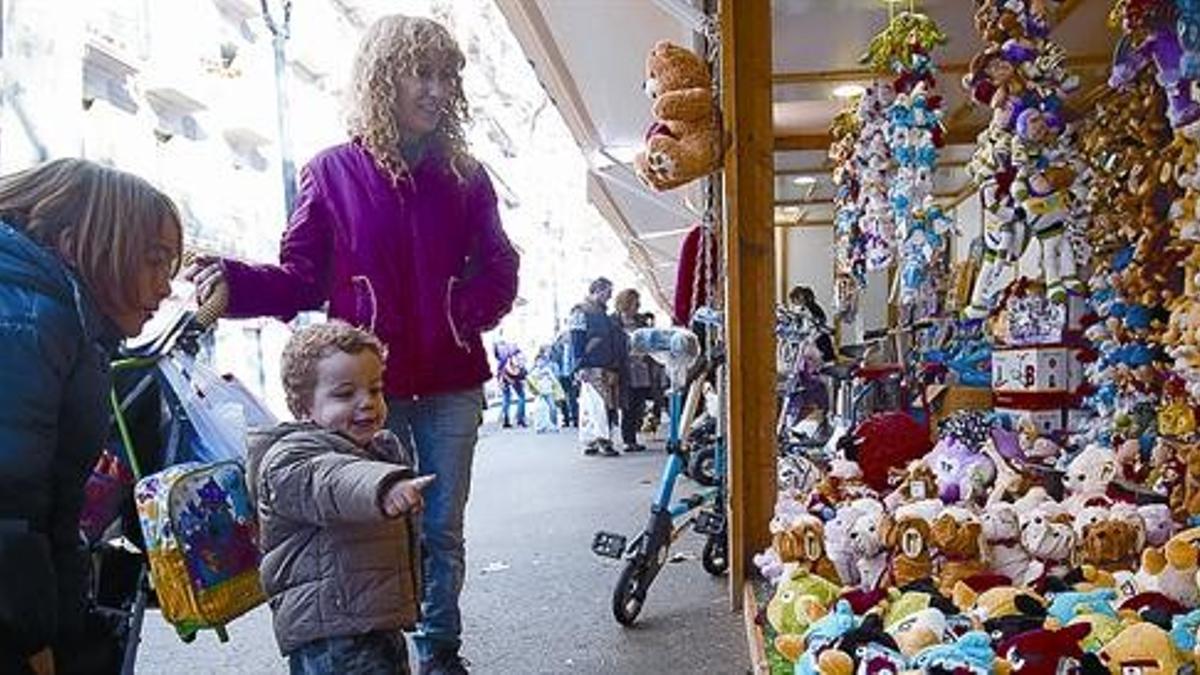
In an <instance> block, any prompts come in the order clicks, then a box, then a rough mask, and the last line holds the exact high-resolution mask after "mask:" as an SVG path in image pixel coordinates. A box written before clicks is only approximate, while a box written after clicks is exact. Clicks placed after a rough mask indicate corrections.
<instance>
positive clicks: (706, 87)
mask: <svg viewBox="0 0 1200 675" xmlns="http://www.w3.org/2000/svg"><path fill="white" fill-rule="evenodd" d="M644 87H645V91H646V95H647V96H649V97H650V100H652V101H653V102H654V104H653V108H652V112H653V113H654V119H655V121H654V123H653V124H651V125H650V128H649V129H648V130H647V131H646V150H645V151H644V152H641V153H639V154H638V155H637V157H636V158H635V159H634V164H635V166H636V167H637V173H638V176H640V177H641V179H642V180H643V181H644V182H645V183H646V184H647V185H649V186H650V187H652V188H654V189H655V190H670V189H671V188H675V187H679V186H680V185H683V184H685V183H688V182H690V181H692V180H695V179H696V178H699V177H701V176H704V175H707V174H709V173H712V172H713V171H715V170H716V169H717V168H718V167H719V166H720V163H721V152H722V147H721V146H722V142H721V130H720V123H719V121H718V119H719V115H718V113H717V107H716V104H715V103H714V101H713V89H712V76H711V75H710V74H709V70H708V65H707V64H705V63H704V60H703V59H701V58H700V57H699V56H697V55H696V54H694V53H692V52H691V51H689V50H687V49H684V48H683V47H680V46H678V45H674V44H671V43H670V42H667V41H665V40H664V41H661V42H659V43H657V44H656V45H654V49H652V50H650V55H649V56H647V57H646V81H645V83H644Z"/></svg>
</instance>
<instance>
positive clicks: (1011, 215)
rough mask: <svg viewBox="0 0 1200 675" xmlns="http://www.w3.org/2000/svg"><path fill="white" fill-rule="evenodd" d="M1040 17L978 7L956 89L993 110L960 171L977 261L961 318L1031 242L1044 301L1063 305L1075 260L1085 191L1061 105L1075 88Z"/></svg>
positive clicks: (1020, 7)
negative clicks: (967, 187)
mask: <svg viewBox="0 0 1200 675" xmlns="http://www.w3.org/2000/svg"><path fill="white" fill-rule="evenodd" d="M1049 16H1050V15H1049V12H1048V9H1047V3H1046V2H1044V1H1042V0H1013V1H1006V2H996V3H990V2H985V3H982V6H981V7H980V8H979V9H978V11H977V13H976V15H975V22H976V28H977V29H978V30H979V31H980V33H981V34H982V35H983V37H984V39H985V40H986V41H987V43H988V44H987V45H986V46H985V48H984V50H983V51H982V52H980V53H979V54H978V55H976V57H975V58H974V59H973V60H972V62H971V66H970V70H969V72H968V73H967V75H966V76H965V77H964V78H963V86H965V87H966V88H967V90H968V91H969V92H970V93H971V96H972V98H974V99H975V100H976V101H978V102H980V103H983V104H984V105H987V106H989V107H991V108H992V119H991V122H990V124H989V125H988V128H987V129H985V130H984V131H983V132H981V133H980V135H979V138H978V139H977V149H976V152H975V156H974V157H973V158H972V160H971V162H970V164H969V165H968V171H969V172H970V173H971V175H972V177H973V179H974V180H975V183H976V184H977V185H978V186H979V189H980V195H981V197H982V199H983V204H984V208H985V222H984V239H983V241H984V252H983V261H982V263H981V265H980V270H979V275H978V277H977V279H976V282H975V289H974V291H973V293H972V297H971V306H970V308H969V310H968V314H969V315H972V316H983V315H986V314H987V313H988V312H990V311H991V310H992V308H993V307H994V305H995V303H996V299H997V297H998V295H999V293H1000V292H1001V290H1003V288H1004V286H1005V285H1006V284H1007V282H1008V280H1009V278H1010V277H1011V276H1012V273H1013V268H1014V267H1015V263H1016V261H1017V260H1019V259H1020V258H1021V256H1022V254H1023V253H1024V251H1025V249H1026V247H1027V246H1028V244H1029V243H1030V242H1031V241H1033V240H1034V239H1036V240H1037V241H1038V243H1039V245H1040V246H1041V248H1042V256H1041V267H1042V276H1043V278H1044V280H1045V282H1046V285H1047V286H1048V287H1049V288H1050V297H1052V298H1054V299H1056V300H1058V301H1062V300H1065V297H1066V296H1065V292H1066V290H1067V289H1068V288H1070V287H1071V286H1073V285H1077V284H1078V282H1077V280H1076V278H1075V267H1076V266H1077V265H1076V262H1077V259H1078V258H1080V257H1081V251H1079V250H1077V249H1076V246H1075V245H1074V242H1075V241H1078V240H1080V239H1081V238H1082V237H1081V236H1080V235H1079V234H1078V230H1079V229H1080V228H1081V227H1082V226H1083V224H1084V219H1083V215H1084V214H1083V212H1082V210H1081V209H1080V208H1079V207H1078V205H1077V204H1076V202H1077V200H1078V197H1079V195H1080V193H1082V192H1083V191H1084V187H1083V185H1082V184H1081V181H1080V180H1079V172H1078V171H1077V169H1076V168H1075V167H1076V166H1077V165H1079V164H1080V163H1081V161H1080V159H1079V158H1078V156H1077V153H1078V149H1077V146H1076V144H1075V143H1074V142H1073V141H1072V133H1071V131H1070V130H1069V129H1068V128H1067V127H1066V125H1065V122H1064V120H1063V119H1062V101H1063V99H1064V98H1065V96H1066V95H1067V94H1069V93H1070V92H1071V91H1073V90H1074V89H1076V88H1077V87H1078V79H1077V78H1075V77H1073V76H1071V75H1070V74H1069V73H1067V71H1066V69H1065V67H1064V62H1065V54H1064V52H1063V50H1062V48H1061V47H1059V46H1058V45H1056V44H1054V43H1053V42H1051V41H1050V40H1049V39H1048V37H1047V36H1048V34H1049V29H1048V27H1047V26H1048V24H1049Z"/></svg>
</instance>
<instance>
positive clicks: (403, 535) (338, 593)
mask: <svg viewBox="0 0 1200 675" xmlns="http://www.w3.org/2000/svg"><path fill="white" fill-rule="evenodd" d="M393 439H394V437H393ZM394 445H395V447H396V448H397V449H398V447H399V444H398V443H395V444H394ZM377 447H378V446H373V450H374V451H375V452H376V453H377V454H376V455H375V456H371V455H370V453H371V452H372V451H371V450H367V449H364V448H360V447H358V446H357V445H355V444H354V443H353V442H352V441H351V440H350V439H349V438H347V437H345V436H343V435H341V434H339V433H337V432H333V431H329V430H326V429H322V428H320V427H318V426H316V425H315V424H312V423H301V422H288V423H284V424H280V425H279V426H277V427H275V428H273V429H270V430H267V431H260V432H257V433H254V434H252V435H251V439H250V451H249V453H248V457H247V476H248V482H249V485H250V491H251V493H252V497H253V498H254V500H255V502H256V504H257V506H258V517H259V528H260V535H259V536H260V542H259V547H260V548H261V549H262V556H263V557H262V563H261V564H260V570H261V573H262V583H263V589H264V590H266V592H267V596H268V597H269V600H270V604H271V610H272V613H273V615H274V623H275V637H276V639H277V641H278V642H279V649H280V651H282V652H283V653H284V654H288V653H290V652H292V651H293V650H295V649H296V648H297V647H300V646H301V645H303V644H305V643H307V642H311V641H313V640H317V639H321V638H328V637H338V636H343V635H359V634H362V633H367V632H370V631H376V630H397V629H411V628H412V627H413V626H414V625H415V624H416V621H417V615H418V611H419V610H418V607H419V594H418V588H419V585H420V579H419V576H418V570H417V565H416V562H417V532H416V528H415V526H414V525H413V523H412V522H411V520H410V519H409V518H406V517H402V518H388V517H387V516H386V515H384V513H383V510H382V509H381V508H380V498H381V497H382V495H383V493H384V491H385V490H387V489H388V488H389V487H390V486H391V485H393V484H394V483H395V482H396V481H399V480H405V479H408V478H412V477H413V472H412V469H411V468H410V467H408V466H406V465H404V464H399V463H397V462H398V461H399V460H401V459H402V458H401V457H400V456H399V453H398V452H395V451H393V452H390V453H387V454H388V455H389V456H381V454H382V453H381V451H379V450H378V449H377ZM384 447H386V445H385V446H384Z"/></svg>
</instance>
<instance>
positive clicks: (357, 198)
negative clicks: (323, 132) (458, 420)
mask: <svg viewBox="0 0 1200 675" xmlns="http://www.w3.org/2000/svg"><path fill="white" fill-rule="evenodd" d="M279 259H280V264H279V265H252V264H248V263H244V262H238V261H234V260H225V261H223V266H224V271H225V277H226V279H227V280H228V282H229V289H230V304H229V311H228V315H229V316H231V317H253V316H268V315H269V316H276V317H278V318H280V319H281V320H284V321H288V320H290V319H291V318H292V317H294V316H295V315H296V313H297V312H299V311H301V310H310V309H318V308H320V306H321V304H322V303H324V302H325V301H326V300H328V301H329V316H330V317H331V318H338V319H342V320H344V321H347V322H349V323H352V324H355V325H358V326H364V327H373V328H374V330H375V333H376V334H377V335H378V336H379V338H380V339H381V340H383V342H384V343H385V344H386V345H387V346H388V358H387V371H386V372H385V374H384V380H385V389H386V390H387V393H388V394H389V395H391V396H402V397H411V396H423V395H429V394H437V393H442V392H451V391H459V390H462V389H467V388H471V387H475V386H478V385H480V384H481V383H483V382H484V381H486V380H487V379H488V378H489V377H491V373H490V371H489V368H488V362H487V355H486V353H485V352H484V350H483V345H482V342H481V341H480V337H479V334H480V333H481V332H482V331H485V330H488V329H490V328H492V327H494V326H495V325H496V324H497V323H499V321H500V319H501V318H502V317H503V316H504V315H505V314H507V313H508V311H509V310H510V309H511V308H512V304H513V300H514V299H515V298H516V295H517V267H518V264H519V260H518V256H517V252H516V251H515V250H514V249H513V246H512V244H511V243H510V242H509V241H508V237H507V236H505V234H504V229H503V228H502V226H501V224H500V215H499V212H498V211H497V209H496V194H495V192H494V191H493V190H492V183H491V180H490V179H489V178H488V175H487V171H486V170H485V169H484V168H483V166H482V165H480V166H478V167H477V168H476V169H475V170H474V171H472V172H471V173H470V174H469V175H467V176H465V177H464V178H463V179H461V180H460V179H459V178H457V177H456V176H455V175H454V173H453V172H452V171H451V170H450V166H449V163H448V161H447V160H446V158H445V155H444V153H442V152H441V151H440V150H438V149H430V150H429V151H428V152H427V153H426V155H425V157H424V158H423V159H422V160H421V162H420V163H419V164H417V165H416V166H415V167H413V168H412V170H411V180H408V181H403V182H402V183H401V184H400V185H399V186H398V187H395V186H393V185H392V182H391V181H390V180H389V179H388V178H387V176H386V175H385V174H384V173H383V172H382V171H380V169H379V168H378V167H377V166H376V164H375V162H374V160H373V159H372V158H371V155H370V154H369V153H368V152H367V151H366V150H365V149H364V148H363V147H361V146H360V145H358V144H357V143H345V144H342V145H338V146H335V147H332V148H330V149H328V150H325V151H324V152H322V153H321V154H319V155H317V156H316V157H315V158H313V160H312V161H311V162H309V163H308V165H307V166H306V167H304V169H303V170H302V171H301V174H300V190H299V194H298V195H297V196H296V208H295V211H294V213H293V214H292V218H291V222H290V223H289V224H288V228H287V231H286V232H284V234H283V243H282V245H281V246H280V253H279Z"/></svg>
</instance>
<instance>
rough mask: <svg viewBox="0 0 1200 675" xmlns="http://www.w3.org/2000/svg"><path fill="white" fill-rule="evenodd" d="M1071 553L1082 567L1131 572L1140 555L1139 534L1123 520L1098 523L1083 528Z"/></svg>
mask: <svg viewBox="0 0 1200 675" xmlns="http://www.w3.org/2000/svg"><path fill="white" fill-rule="evenodd" d="M1075 551H1076V553H1077V554H1078V555H1079V561H1080V562H1081V563H1083V564H1084V565H1093V566H1095V567H1096V568H1097V569H1100V570H1104V571H1107V572H1120V571H1125V570H1129V571H1132V570H1134V569H1136V568H1137V566H1138V560H1139V557H1140V556H1141V551H1142V534H1141V532H1139V531H1138V528H1137V527H1136V526H1135V525H1134V524H1133V523H1131V522H1128V521H1126V520H1122V519H1117V518H1111V519H1106V520H1101V521H1098V522H1095V523H1092V524H1090V525H1087V526H1085V527H1084V528H1083V536H1082V537H1081V538H1080V540H1079V547H1078V548H1077V549H1075Z"/></svg>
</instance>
